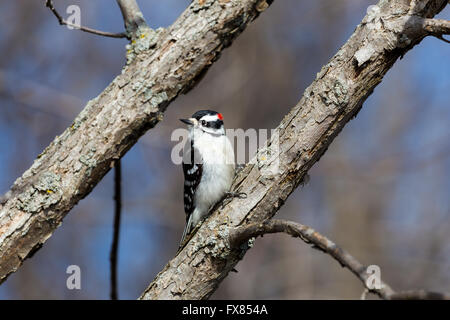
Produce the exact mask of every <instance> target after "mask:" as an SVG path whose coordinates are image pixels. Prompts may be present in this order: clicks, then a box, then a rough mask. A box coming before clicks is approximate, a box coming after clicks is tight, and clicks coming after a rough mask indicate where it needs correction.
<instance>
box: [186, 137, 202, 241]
mask: <svg viewBox="0 0 450 320" xmlns="http://www.w3.org/2000/svg"><path fill="white" fill-rule="evenodd" d="M186 146H187V147H188V148H185V150H184V152H183V173H184V212H185V213H186V226H185V228H184V231H183V236H182V238H181V243H183V241H184V239H185V238H186V236H187V235H188V234H189V232H190V231H191V228H192V213H193V212H194V209H195V192H196V191H197V187H198V185H199V184H200V181H201V179H202V171H203V165H202V159H201V156H200V153H199V152H198V150H196V149H195V148H194V146H193V144H192V142H191V143H187V144H186Z"/></svg>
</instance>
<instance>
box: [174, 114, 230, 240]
mask: <svg viewBox="0 0 450 320" xmlns="http://www.w3.org/2000/svg"><path fill="white" fill-rule="evenodd" d="M180 120H181V121H182V122H183V123H185V124H187V125H188V129H189V136H188V139H187V141H186V144H185V146H184V149H183V172H184V211H185V213H186V227H185V228H184V232H183V236H182V238H181V243H180V246H181V245H183V243H184V241H185V238H186V236H187V235H188V234H189V233H190V232H191V231H192V230H193V229H194V227H195V226H196V225H197V224H198V223H199V222H200V221H201V220H202V219H203V218H205V217H206V216H207V215H208V212H209V210H210V209H211V207H212V206H214V205H215V204H216V203H217V202H218V201H220V200H221V199H222V198H223V197H224V196H226V195H227V194H228V191H229V189H230V187H231V183H232V181H233V178H234V174H235V163H234V151H233V147H232V145H231V143H230V140H229V139H228V138H227V136H226V135H225V129H224V126H223V117H222V114H220V113H218V112H216V111H211V110H200V111H197V112H196V113H194V114H193V115H192V117H191V118H189V119H180Z"/></svg>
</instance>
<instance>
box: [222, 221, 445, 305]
mask: <svg viewBox="0 0 450 320" xmlns="http://www.w3.org/2000/svg"><path fill="white" fill-rule="evenodd" d="M280 232H282V233H286V234H289V235H291V236H293V237H295V238H300V239H302V240H303V241H304V242H305V243H307V244H312V245H313V247H314V248H316V249H319V250H321V251H322V252H324V253H327V254H329V255H330V256H332V257H333V258H334V259H335V260H337V261H338V262H339V263H340V265H341V266H342V267H346V268H348V269H349V270H350V271H351V272H352V273H353V274H354V275H356V276H357V277H358V278H359V279H360V280H361V282H362V283H363V285H364V287H365V288H366V289H367V291H369V292H372V293H374V294H376V295H378V296H379V297H380V298H382V299H391V300H393V299H409V300H410V299H420V300H426V299H435V300H437V299H438V300H448V299H449V296H448V295H447V294H444V293H437V292H428V291H424V290H418V291H405V292H398V293H396V292H394V291H393V290H392V288H391V287H390V286H389V285H387V284H386V283H384V282H382V281H381V288H380V289H371V288H369V287H368V286H367V280H368V279H369V277H370V274H369V273H367V267H366V266H364V265H363V264H362V263H360V262H359V261H358V260H356V259H355V258H354V257H353V256H352V255H351V254H349V253H348V252H347V251H345V250H343V249H342V248H340V247H339V246H337V245H336V244H335V243H334V242H333V241H331V240H330V239H328V238H327V237H325V236H323V235H321V234H320V233H318V232H317V231H315V230H314V229H312V228H311V227H308V226H305V225H302V224H300V223H296V222H292V221H286V220H276V219H270V220H267V221H264V222H262V223H253V224H248V225H243V226H240V227H237V228H235V229H232V230H230V233H229V242H230V248H232V249H238V248H239V247H241V246H242V245H244V244H245V243H246V242H247V241H249V240H250V239H251V238H256V237H258V236H263V235H264V234H268V233H280Z"/></svg>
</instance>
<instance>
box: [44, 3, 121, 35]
mask: <svg viewBox="0 0 450 320" xmlns="http://www.w3.org/2000/svg"><path fill="white" fill-rule="evenodd" d="M45 6H46V7H47V8H49V9H50V11H51V12H52V13H53V14H54V15H55V17H56V19H58V22H59V24H60V25H62V26H69V27H73V28H75V29H79V30H81V31H84V32H88V33H92V34H96V35H98V36H103V37H111V38H127V34H126V33H124V32H121V33H111V32H105V31H100V30H96V29H92V28H88V27H84V26H77V25H74V24H72V23H70V22H67V21H66V20H64V19H63V17H62V16H61V15H60V14H59V13H58V11H57V10H56V8H55V6H54V5H53V1H52V0H46V1H45Z"/></svg>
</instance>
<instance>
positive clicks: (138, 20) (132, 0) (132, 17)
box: [117, 0, 148, 38]
mask: <svg viewBox="0 0 450 320" xmlns="http://www.w3.org/2000/svg"><path fill="white" fill-rule="evenodd" d="M117 4H118V5H119V7H120V11H121V12H122V16H123V21H124V24H125V30H127V35H128V38H133V37H135V36H136V33H137V31H138V29H139V28H140V27H147V28H148V26H147V23H146V22H145V18H144V15H143V14H142V11H141V9H140V8H139V6H138V4H137V2H136V0H117Z"/></svg>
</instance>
